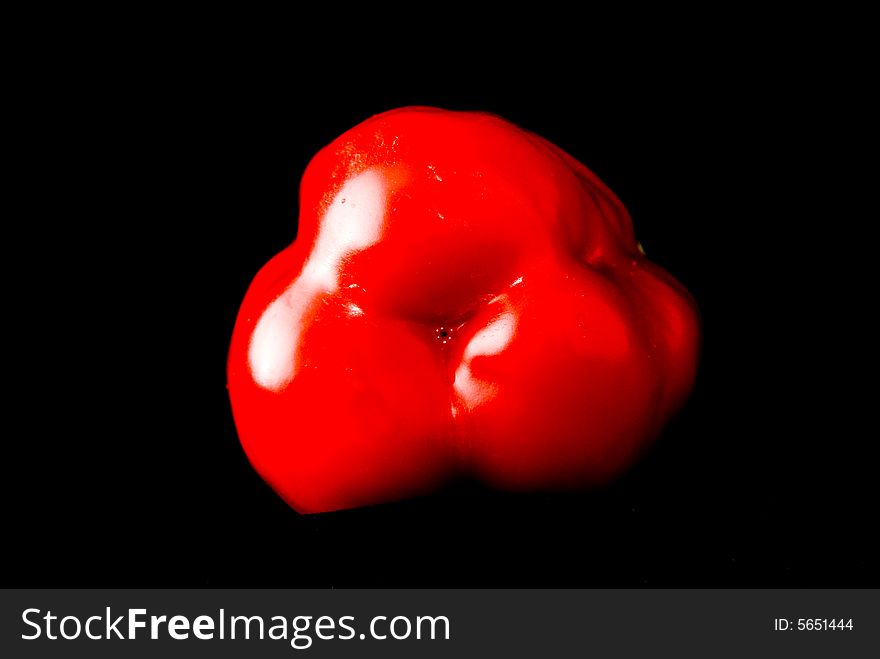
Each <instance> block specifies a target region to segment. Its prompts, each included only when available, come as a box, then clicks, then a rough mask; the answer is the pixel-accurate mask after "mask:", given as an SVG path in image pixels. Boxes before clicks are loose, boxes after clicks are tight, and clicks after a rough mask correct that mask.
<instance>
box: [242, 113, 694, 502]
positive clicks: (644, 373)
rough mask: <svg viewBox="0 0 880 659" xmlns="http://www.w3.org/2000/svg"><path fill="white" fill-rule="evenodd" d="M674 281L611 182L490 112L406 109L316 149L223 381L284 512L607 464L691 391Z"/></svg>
mask: <svg viewBox="0 0 880 659" xmlns="http://www.w3.org/2000/svg"><path fill="white" fill-rule="evenodd" d="M697 347H698V322H697V314H696V309H695V305H694V302H693V300H692V299H691V297H690V295H689V294H688V293H687V291H686V290H685V289H684V288H683V287H682V286H681V285H680V284H678V283H677V282H676V281H675V280H674V279H673V278H672V277H671V276H670V275H669V274H667V273H666V272H665V271H664V270H662V269H660V268H659V267H657V266H656V265H654V264H652V263H650V262H649V261H648V260H647V259H646V258H645V257H644V255H643V254H642V253H641V250H640V247H639V245H638V243H637V242H636V240H635V238H634V236H633V229H632V224H631V222H630V219H629V216H628V215H627V213H626V210H625V209H624V208H623V206H622V205H621V203H620V201H618V199H617V198H616V197H615V196H614V194H613V193H612V192H611V191H610V190H609V189H608V188H607V187H605V185H604V184H603V183H602V182H601V181H599V179H598V178H597V177H596V176H595V175H594V174H593V173H592V172H590V171H589V170H588V169H587V168H586V167H585V166H584V165H582V164H581V163H579V162H577V161H576V160H575V159H574V158H572V157H571V156H569V155H568V154H566V153H565V152H563V151H562V150H561V149H559V148H557V147H556V146H554V145H552V144H550V143H549V142H547V141H545V140H543V139H542V138H540V137H538V136H536V135H533V134H531V133H528V132H526V131H524V130H522V129H520V128H518V127H516V126H514V125H512V124H510V123H508V122H506V121H504V120H503V119H500V118H498V117H496V116H493V115H489V114H482V113H469V112H447V111H443V110H437V109H431V108H404V109H400V110H394V111H391V112H386V113H384V114H380V115H378V116H376V117H373V118H372V119H369V120H367V121H365V122H363V123H362V124H360V125H359V126H357V127H355V128H353V129H352V130H350V131H348V132H347V133H345V134H343V135H342V136H341V137H339V138H338V139H337V140H336V141H334V142H333V143H332V144H330V145H329V146H327V147H326V148H324V149H323V150H322V151H321V152H319V153H318V154H317V155H316V156H315V158H314V159H313V160H312V162H311V164H310V165H309V167H308V168H307V170H306V172H305V175H304V177H303V180H302V187H301V191H300V223H299V234H298V236H297V239H296V240H295V241H294V242H293V244H291V245H290V246H289V247H288V248H287V249H285V250H284V251H282V252H281V253H280V254H278V255H277V256H276V257H275V258H273V259H272V260H271V261H270V262H269V263H268V264H267V265H266V266H265V267H264V268H263V269H262V270H261V271H260V273H259V274H258V275H257V276H256V278H255V279H254V281H253V283H252V284H251V287H250V289H249V291H248V293H247V295H246V297H245V300H244V302H243V304H242V306H241V310H240V313H239V316H238V320H237V324H236V327H235V331H234V334H233V337H232V345H231V349H230V353H229V364H228V377H229V394H230V397H231V401H232V408H233V412H234V416H235V422H236V426H237V429H238V432H239V437H240V439H241V442H242V445H243V446H244V449H245V451H246V453H247V455H248V457H249V459H250V461H251V463H252V464H253V466H254V467H255V468H256V470H257V471H258V472H259V473H260V474H261V475H262V476H263V477H264V478H265V479H266V480H267V481H268V483H269V484H270V485H271V486H272V487H273V488H274V489H275V490H276V491H277V492H278V493H279V494H280V495H281V496H282V497H283V498H284V499H285V500H286V501H287V502H288V503H289V504H290V505H291V506H293V507H294V508H295V509H296V510H298V511H300V512H319V511H328V510H334V509H340V508H349V507H355V506H361V505H366V504H372V503H379V502H384V501H391V500H396V499H400V498H403V497H407V496H411V495H415V494H419V493H424V492H428V491H430V490H431V489H433V488H435V487H436V486H438V485H439V484H441V483H442V482H443V481H445V480H446V479H447V478H449V477H451V476H453V475H470V476H473V477H476V478H478V479H481V480H483V481H484V482H487V483H489V484H491V485H493V486H496V487H500V488H505V489H511V490H520V491H524V490H536V489H567V488H581V487H589V486H594V485H597V484H602V483H605V482H607V481H609V480H610V479H611V478H613V477H614V476H616V475H618V474H620V473H621V472H622V471H623V470H625V469H626V468H627V467H628V466H629V465H630V464H631V463H632V462H633V461H634V459H635V458H636V457H637V456H638V454H639V453H640V452H641V451H642V450H643V449H644V448H645V447H646V445H647V444H648V443H649V442H650V441H651V440H652V439H653V438H654V437H656V435H657V434H658V432H659V431H660V429H661V427H662V426H663V424H664V423H665V422H666V421H667V420H668V419H669V418H670V416H671V415H672V414H673V413H674V412H675V410H676V409H677V408H678V407H679V406H680V405H681V404H682V402H683V400H684V399H685V397H686V396H687V394H688V393H689V391H690V389H691V387H692V384H693V380H694V372H695V367H696V361H697Z"/></svg>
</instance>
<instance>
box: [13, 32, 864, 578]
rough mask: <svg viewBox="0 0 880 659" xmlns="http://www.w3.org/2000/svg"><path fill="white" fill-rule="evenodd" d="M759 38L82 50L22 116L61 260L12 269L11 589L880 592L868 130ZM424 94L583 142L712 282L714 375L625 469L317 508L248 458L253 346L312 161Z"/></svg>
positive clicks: (698, 285) (39, 201)
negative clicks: (16, 425) (247, 326)
mask: <svg viewBox="0 0 880 659" xmlns="http://www.w3.org/2000/svg"><path fill="white" fill-rule="evenodd" d="M709 41H711V39H710V40H709ZM728 45H730V44H728ZM84 48H85V46H84ZM622 48H623V46H622ZM731 48H732V50H728V48H727V47H724V48H720V49H718V50H711V49H707V45H706V44H702V46H701V49H700V50H699V51H694V50H688V49H684V51H683V52H682V53H681V54H680V55H675V54H672V53H668V52H665V51H656V50H652V51H651V52H650V53H646V54H643V55H640V56H638V57H635V58H634V61H633V62H632V63H628V62H624V61H623V60H622V59H621V56H620V54H619V53H612V54H610V55H606V56H605V57H604V58H597V59H587V56H586V55H584V56H583V59H580V60H579V59H577V57H576V54H573V53H564V54H562V53H558V54H554V55H552V56H549V57H548V59H547V61H541V62H540V63H539V62H538V61H537V60H536V59H534V58H531V56H528V55H526V56H523V57H519V58H515V57H509V56H507V55H505V54H501V53H498V52H495V53H489V54H482V55H476V54H475V55H473V56H472V57H471V59H470V60H469V61H468V63H467V65H466V66H461V67H458V68H455V69H449V68H448V66H447V63H446V62H439V63H437V62H435V63H434V65H431V64H430V63H429V62H428V59H427V58H425V60H424V61H420V60H419V58H417V57H415V55H407V54H406V52H401V53H398V54H397V56H396V57H392V56H390V55H389V56H387V57H384V58H378V57H373V58H371V57H368V56H366V55H364V54H363V53H352V55H351V57H350V58H349V59H347V64H346V65H345V66H336V65H325V66H324V67H323V68H321V69H320V70H319V69H318V68H317V66H318V65H317V63H316V60H320V55H319V54H318V53H311V54H310V55H309V54H297V55H293V54H290V55H283V54H279V53H273V54H271V55H269V54H267V55H261V54H255V53H253V52H250V51H247V52H246V51H245V50H241V51H235V52H234V53H227V54H225V55H221V54H220V53H219V52H214V51H204V52H203V51H201V50H199V49H194V52H191V53H186V56H182V57H174V58H171V59H170V60H161V61H160V59H159V58H158V56H157V52H158V51H159V50H161V49H159V48H158V47H155V44H154V48H153V49H147V50H145V51H144V52H143V53H141V54H140V55H138V56H134V57H130V58H129V57H126V58H124V59H120V60H118V61H116V59H115V58H114V57H113V52H107V51H102V50H100V49H99V50H98V51H97V52H95V53H92V54H91V55H89V54H86V57H85V60H84V61H81V60H77V61H76V63H70V62H69V61H67V60H66V58H65V57H63V56H56V57H54V58H50V61H49V62H48V64H47V70H48V71H49V72H50V73H51V75H49V76H47V77H45V78H41V79H40V80H39V81H38V82H37V83H34V86H35V87H39V88H40V91H41V92H42V93H43V96H41V99H45V100H41V101H39V102H36V103H34V107H33V109H34V112H33V116H32V117H31V120H35V123H34V124H31V125H32V126H34V127H33V128H30V129H27V130H25V129H22V132H23V133H24V136H25V138H26V139H29V138H30V137H32V138H33V139H34V140H35V141H34V143H33V144H34V146H33V147H32V148H31V149H30V160H27V161H26V165H27V166H26V167H24V169H25V170H27V171H32V172H33V173H34V174H35V176H34V177H33V178H35V179H36V190H35V191H34V193H33V194H32V195H31V203H30V206H29V210H28V211H26V212H24V213H23V215H22V217H23V218H25V219H24V221H23V222H22V224H24V225H26V228H27V229H30V230H34V231H32V232H31V234H32V235H29V238H28V239H27V241H26V242H21V243H13V244H15V245H19V246H20V248H21V250H22V254H21V255H20V256H23V257H24V259H25V260H26V261H27V262H28V263H32V264H33V265H24V266H16V269H15V271H14V272H15V274H14V276H13V277H12V279H10V281H12V282H14V285H13V286H11V288H12V289H13V295H12V297H11V302H10V305H11V309H10V313H11V314H12V315H11V316H10V318H11V320H10V321H9V324H10V325H11V326H12V327H13V329H14V330H18V331H20V332H21V333H22V335H23V338H22V340H21V342H19V343H17V344H16V345H15V347H14V349H12V350H10V355H9V359H10V361H11V362H15V363H16V365H19V364H20V363H22V362H23V364H22V366H23V370H22V371H20V372H21V373H23V375H21V376H20V379H19V382H21V383H23V387H22V389H23V393H22V394H21V395H16V396H13V397H11V398H10V399H9V405H10V406H11V407H12V408H14V409H12V410H10V414H11V415H12V416H13V417H15V418H20V419H21V420H22V422H23V423H22V426H21V428H23V430H18V431H15V432H13V431H9V433H8V435H7V442H6V449H5V451H6V453H5V455H6V459H5V461H4V471H5V481H6V483H5V484H6V486H7V488H9V493H8V495H7V504H6V507H7V510H8V514H7V515H6V528H7V532H6V533H5V534H4V536H5V540H4V543H5V545H6V549H7V550H8V552H9V553H8V555H9V557H10V558H9V559H8V561H7V565H8V566H9V568H10V569H9V570H7V571H6V573H5V579H4V581H5V582H7V583H6V585H18V586H101V587H103V586H127V587H132V586H141V587H143V586H148V587H150V586H233V587H244V586H247V587H257V586H261V587H271V586H319V587H325V586H335V587H344V586H441V587H445V586H449V587H452V586H478V587H485V586H502V587H503V586H558V587H575V586H578V587H580V586H611V587H635V586H649V587H652V586H657V587H685V586H698V587H719V586H771V587H782V586H821V587H826V586H868V585H873V586H877V585H878V578H877V568H876V562H875V557H876V555H877V549H878V547H877V543H876V540H875V539H873V534H872V533H871V526H872V525H873V524H874V523H875V522H876V519H875V518H876V510H875V501H876V499H875V494H874V487H873V482H872V479H873V476H872V472H873V463H872V462H871V460H870V456H869V453H868V446H869V445H870V443H871V442H873V441H875V440H874V438H873V437H872V436H870V435H869V433H868V431H866V430H863V429H862V427H861V426H860V425H859V423H858V422H857V420H856V414H857V412H858V411H859V410H860V409H863V408H864V407H865V406H866V405H867V402H868V398H869V396H868V388H867V387H866V386H865V387H855V386H853V384H852V380H851V376H850V374H849V373H848V372H845V369H846V368H851V367H853V366H855V367H856V368H857V369H858V368H863V369H864V370H865V375H866V377H867V376H868V375H869V373H870V372H869V371H868V370H867V369H868V366H867V362H865V363H864V366H863V367H862V366H860V362H859V361H858V359H859V358H860V357H859V352H860V351H859V350H857V349H855V348H854V346H855V345H857V344H858V341H859V338H860V337H859V336H858V335H859V332H862V331H864V330H863V329H861V325H860V323H858V322H856V321H855V320H854V319H853V318H852V317H851V315H849V314H850V312H851V310H852V306H851V305H855V304H858V302H857V301H856V300H855V299H854V298H855V294H853V293H851V292H850V288H849V287H848V286H845V285H842V284H840V283H839V279H835V275H839V274H840V269H839V266H837V265H834V264H832V259H833V258H836V257H838V256H840V254H841V247H840V245H842V244H843V241H842V240H840V239H839V237H838V236H839V235H840V234H841V233H848V234H849V235H850V237H851V238H855V240H854V241H852V242H854V243H856V245H858V243H859V231H858V225H854V224H853V221H852V217H853V216H852V214H851V212H850V211H849V210H847V209H845V208H843V206H842V202H841V196H842V195H841V194H840V193H839V188H836V187H834V186H837V185H838V184H839V183H840V177H841V176H843V175H842V174H841V173H840V172H839V165H840V158H839V156H837V155H836V154H833V153H832V151H831V150H832V149H833V147H834V143H835V142H836V141H837V140H838V139H843V138H842V137H840V136H839V135H840V131H841V130H842V127H841V126H840V124H839V123H838V119H837V118H834V119H832V118H830V117H829V116H828V115H826V114H824V112H823V111H822V110H821V109H820V108H819V107H818V101H820V100H821V99H824V98H827V97H828V95H829V94H832V95H833V94H836V93H838V92H837V91H835V89H834V88H830V87H829V84H832V83H830V82H829V78H828V77H824V76H823V77H817V67H819V66H820V64H819V60H821V58H816V59H815V60H814V59H809V58H805V57H803V56H797V57H795V56H791V57H790V56H788V55H786V56H784V57H780V58H775V59H768V58H757V59H756V60H755V61H754V62H752V63H750V62H749V61H746V59H744V55H743V53H742V51H740V50H737V49H736V48H735V47H733V46H731ZM623 49H624V50H625V48H623ZM649 55H650V56H649ZM554 57H555V58H556V59H554ZM412 60H414V61H412ZM758 60H760V61H758ZM405 64H409V65H410V66H412V67H414V68H415V70H416V71H417V72H416V73H411V72H408V71H406V70H404V68H402V67H403V66H404V65H405ZM410 104H424V105H436V106H440V107H445V108H450V109H473V110H487V111H491V112H495V113H498V114H500V115H502V116H504V117H506V118H508V119H510V120H512V121H513V122H515V123H518V124H520V125H521V126H523V127H525V128H527V129H530V130H532V131H534V132H536V133H538V134H540V135H543V136H544V137H546V138H548V139H550V140H551V141H553V142H555V143H556V144H558V145H560V146H561V147H563V148H564V149H565V150H567V151H568V152H569V153H571V154H572V155H574V156H575V157H576V158H578V159H580V160H582V161H583V162H585V163H586V164H587V165H588V166H589V167H590V168H591V169H592V170H593V171H594V172H596V173H597V174H598V175H599V177H600V178H601V179H603V180H604V181H605V182H606V183H607V184H608V185H609V186H610V187H611V188H612V189H613V190H614V191H615V192H616V193H617V195H618V196H619V197H620V198H621V199H622V201H623V202H624V204H625V205H626V206H627V208H628V209H629V211H630V213H631V214H632V216H633V221H634V223H635V227H636V234H637V236H638V237H639V239H640V240H641V242H642V243H643V245H644V246H645V248H646V250H647V253H648V256H649V257H650V258H651V259H652V260H654V261H656V262H657V263H659V264H661V265H663V266H664V267H666V268H667V269H668V270H669V271H670V272H672V273H673V274H674V275H675V276H676V277H677V278H678V279H679V280H680V281H681V282H683V283H684V284H685V286H686V287H687V288H688V289H689V290H690V291H691V292H692V293H693V295H694V296H695V297H696V299H697V301H698V304H699V306H700V310H701V314H702V319H703V324H704V347H703V354H702V360H701V365H700V371H699V378H698V382H697V385H696V390H695V393H694V395H693V397H692V398H691V400H690V402H689V404H688V405H687V407H686V408H685V409H684V410H683V411H682V413H681V414H680V415H679V417H678V418H677V419H676V420H675V422H674V423H672V424H671V425H670V426H669V427H668V429H667V430H666V431H665V432H664V434H663V437H662V438H661V440H660V441H659V442H658V444H657V445H656V447H655V448H654V450H653V451H652V452H651V453H650V454H649V455H648V456H647V457H646V458H645V459H644V460H642V461H641V462H640V463H639V464H638V465H637V467H636V468H634V469H633V470H632V471H631V472H630V473H629V474H628V475H627V476H625V477H624V478H623V479H622V480H621V481H619V482H618V483H616V484H614V485H612V486H611V487H608V488H606V489H604V490H600V491H596V492H590V493H584V494H578V495H564V496H563V495H540V496H525V495H516V496H513V495H505V494H499V493H493V492H488V491H485V490H482V489H481V488H479V487H478V486H475V485H472V484H471V485H468V484H457V485H455V486H452V487H450V488H449V489H448V490H447V491H445V492H443V493H441V494H439V495H437V496H435V497H430V498H426V499H421V500H415V501H408V502H403V503H400V504H393V505H384V506H377V507H373V508H365V509H360V510H352V511H344V512H338V513H332V514H324V515H317V516H310V517H302V516H298V515H297V514H296V513H294V512H293V511H292V510H291V509H289V508H288V507H287V506H286V505H285V504H284V503H283V502H282V501H281V499H280V498H278V497H277V496H276V495H275V494H274V493H273V492H272V491H271V490H270V489H269V487H268V486H266V485H265V484H264V483H263V482H262V480H261V479H260V478H259V477H258V476H257V475H256V473H255V472H254V471H253V470H252V469H251V468H250V466H249V464H248V462H247V460H246V458H245V456H244V454H243V452H242V450H241V449H240V446H239V444H238V440H237V437H236V433H235V428H234V425H233V422H232V417H231V413H230V408H229V403H228V399H227V395H226V389H225V359H226V350H227V347H228V342H229V338H230V335H231V331H232V327H233V323H234V319H235V314H236V311H237V308H238V305H239V303H240V302H241V300H242V298H243V296H244V293H245V290H246V288H247V286H248V284H249V282H250V280H251V278H252V277H253V275H254V274H255V273H256V272H257V270H258V269H259V268H260V267H261V265H262V264H263V263H265V261H267V260H268V259H269V258H270V257H271V256H272V255H273V254H275V253H276V252H278V251H279V250H280V249H282V248H283V247H284V246H285V245H286V244H288V243H289V242H290V241H291V240H292V239H293V238H294V236H295V227H296V215H297V188H298V183H299V178H300V176H301V175H302V172H303V169H304V168H305V166H306V164H307V163H308V161H309V159H310V158H311V156H312V155H313V154H314V153H315V152H316V151H317V150H318V149H319V148H320V147H322V146H323V145H325V144H326V143H328V142H329V141H331V140H332V139H333V138H334V137H336V136H337V135H338V134H340V133H341V132H343V131H344V130H346V129H348V128H350V127H351V126H353V125H355V124H356V123H358V122H359V121H361V120H363V119H365V118H367V117H369V116H371V115H372V114H375V113H378V112H380V111H383V110H387V109H390V108H393V107H398V106H403V105H410ZM37 138H39V141H37ZM31 165H33V166H34V168H33V169H32V170H29V169H28V168H29V167H30V166H31ZM854 228H855V230H854ZM853 234H855V235H853ZM7 249H8V250H10V251H15V250H14V249H11V246H10V245H7ZM847 249H848V250H850V251H852V250H855V251H856V254H855V255H853V256H852V257H851V258H852V260H855V261H857V262H858V261H859V260H861V257H859V256H858V255H857V254H858V247H855V248H854V247H852V246H848V247H847ZM847 260H850V257H848V258H847ZM861 304H864V302H862V303H861ZM860 392H861V393H860Z"/></svg>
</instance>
